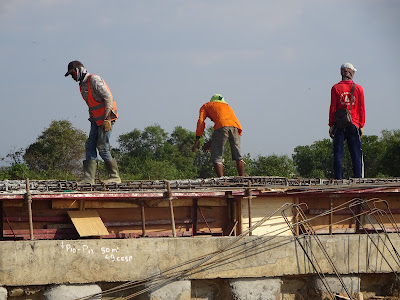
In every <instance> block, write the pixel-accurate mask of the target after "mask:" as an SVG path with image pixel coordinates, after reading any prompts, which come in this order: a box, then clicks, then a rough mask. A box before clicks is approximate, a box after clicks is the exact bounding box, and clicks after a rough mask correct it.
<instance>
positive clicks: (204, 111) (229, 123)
mask: <svg viewBox="0 0 400 300" xmlns="http://www.w3.org/2000/svg"><path fill="white" fill-rule="evenodd" d="M206 118H210V119H211V121H213V122H214V132H213V134H212V137H211V161H212V163H213V165H214V170H215V173H216V174H217V176H218V177H222V176H223V164H222V162H223V159H222V155H223V153H224V147H225V144H226V142H227V141H229V144H230V146H231V152H232V160H235V161H236V168H237V171H238V174H239V176H244V161H243V157H242V154H241V150H240V136H241V135H242V126H241V125H240V123H239V120H238V119H237V118H236V115H235V113H234V112H233V109H232V108H231V107H230V106H229V105H228V103H226V102H225V100H224V97H222V95H220V94H215V95H213V96H212V97H211V99H210V101H209V102H207V103H205V104H204V105H203V106H202V107H201V108H200V113H199V119H198V121H197V128H196V141H195V143H194V145H193V147H192V151H193V152H194V151H196V149H198V148H199V147H200V137H201V136H202V135H203V133H204V129H205V127H206V124H205V122H204V121H205V119H206Z"/></svg>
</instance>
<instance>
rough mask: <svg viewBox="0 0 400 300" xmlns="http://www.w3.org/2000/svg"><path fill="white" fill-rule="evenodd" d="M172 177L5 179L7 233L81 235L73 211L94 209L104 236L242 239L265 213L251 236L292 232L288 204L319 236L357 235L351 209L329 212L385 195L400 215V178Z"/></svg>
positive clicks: (0, 199) (385, 206)
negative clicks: (92, 182)
mask: <svg viewBox="0 0 400 300" xmlns="http://www.w3.org/2000/svg"><path fill="white" fill-rule="evenodd" d="M166 182H167V181H158V182H146V183H145V184H142V183H136V182H133V183H129V182H128V183H126V182H125V183H122V184H121V185H108V186H105V185H97V186H80V185H79V184H77V183H75V182H73V183H64V182H51V183H48V182H31V183H30V185H31V187H32V189H31V190H26V189H24V187H25V184H24V182H21V183H18V182H17V183H10V182H6V183H4V184H3V185H2V182H0V204H1V206H0V208H1V210H2V212H1V216H2V222H0V223H1V225H2V228H1V230H0V232H1V233H2V234H3V235H2V236H1V238H3V239H29V238H32V237H33V238H34V239H63V238H72V239H73V238H79V234H78V232H77V230H76V228H75V226H74V225H73V222H72V221H71V218H70V217H69V216H68V212H70V211H85V210H96V212H97V213H98V215H99V217H100V219H101V220H102V222H103V224H104V225H105V227H106V229H107V231H108V235H104V234H103V235H101V236H99V238H100V237H101V238H132V237H146V236H150V237H151V236H154V237H156V236H172V235H174V234H175V235H176V236H196V235H210V236H215V235H219V236H221V235H224V236H227V235H233V236H235V235H236V236H237V235H239V234H242V233H243V232H245V231H246V230H247V229H248V228H249V227H250V226H253V225H254V224H257V222H259V221H260V220H262V219H263V218H265V217H267V216H269V218H268V219H267V220H265V222H264V223H263V224H260V225H259V226H257V227H256V228H253V230H252V231H251V232H250V233H249V234H250V235H274V234H278V235H291V234H292V232H291V231H290V230H289V227H288V225H287V223H286V221H285V219H284V217H283V215H282V210H279V209H280V208H281V207H282V206H283V205H285V204H291V205H299V207H301V209H302V211H304V213H305V215H306V217H307V219H309V222H310V224H311V225H312V226H313V228H314V229H315V230H317V232H318V233H320V234H335V233H353V232H356V231H357V224H356V221H355V219H354V218H353V217H352V213H351V211H350V210H349V208H346V207H345V208H343V209H341V210H337V211H330V210H332V209H333V208H335V207H337V206H339V205H342V204H344V203H349V201H351V200H353V199H364V200H368V199H381V200H385V201H387V203H386V202H379V201H376V202H374V204H375V205H378V206H379V207H380V208H381V209H382V210H384V211H389V208H390V212H391V213H393V216H394V218H395V221H396V222H397V221H399V218H400V201H399V200H400V196H399V190H400V182H399V181H398V180H397V179H396V180H391V181H387V182H385V181H379V180H363V181H349V182H344V181H340V182H338V181H329V182H328V181H321V180H302V181H300V180H297V181H293V180H288V179H282V178H221V179H213V180H212V182H211V183H210V182H207V181H205V180H203V181H196V182H194V181H193V182H192V181H190V182H188V181H184V182H178V181H177V182H174V183H173V184H170V182H168V184H166ZM2 187H5V188H3V189H4V190H2ZM168 187H169V188H168ZM28 196H29V197H28ZM28 199H31V202H29V201H28ZM171 204H172V210H171V207H170V205H171ZM29 207H30V208H31V211H32V216H30V214H29V209H28V208H29ZM353 209H356V207H353ZM171 213H173V214H171ZM285 214H286V216H287V217H289V218H290V220H291V222H292V223H295V219H296V217H297V215H296V213H295V214H293V213H292V210H291V209H290V208H287V209H286V210H285ZM321 214H325V215H321ZM362 222H364V225H365V226H366V227H371V226H373V225H374V224H367V223H368V222H370V223H374V220H372V222H371V220H366V218H365V217H363V220H362ZM30 225H32V229H31V228H30ZM375 225H376V224H375ZM358 227H359V225H358ZM390 227H391V224H387V228H390ZM295 229H296V230H297V231H298V230H299V228H298V227H297V228H295ZM358 229H359V228H358ZM31 231H33V232H31Z"/></svg>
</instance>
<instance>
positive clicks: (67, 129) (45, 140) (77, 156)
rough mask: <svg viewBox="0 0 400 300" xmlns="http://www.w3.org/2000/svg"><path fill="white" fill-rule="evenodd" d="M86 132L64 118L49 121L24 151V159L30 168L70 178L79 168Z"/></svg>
mask: <svg viewBox="0 0 400 300" xmlns="http://www.w3.org/2000/svg"><path fill="white" fill-rule="evenodd" d="M85 141H86V135H85V133H84V132H83V131H81V130H79V129H76V128H74V127H73V126H72V124H71V123H70V122H69V121H67V120H61V121H52V122H51V124H50V126H49V127H48V128H46V129H45V130H44V131H43V132H42V134H41V135H40V136H39V137H38V138H37V139H36V142H34V143H33V144H31V145H30V146H29V147H28V148H27V149H26V150H25V154H24V155H23V158H24V160H25V162H26V164H27V166H28V167H29V169H30V170H31V171H34V172H37V173H40V174H43V176H44V177H45V178H49V176H57V177H58V178H60V177H65V176H66V177H71V176H74V175H76V174H78V173H79V172H80V171H81V169H82V160H83V159H84V155H85Z"/></svg>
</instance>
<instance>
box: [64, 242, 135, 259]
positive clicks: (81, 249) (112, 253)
mask: <svg viewBox="0 0 400 300" xmlns="http://www.w3.org/2000/svg"><path fill="white" fill-rule="evenodd" d="M61 249H63V250H65V251H67V252H68V253H72V254H78V253H82V254H88V255H92V254H95V250H94V249H92V248H89V246H88V245H82V246H75V245H71V244H68V243H67V244H64V241H62V242H61ZM98 252H99V253H101V255H103V256H104V258H105V259H106V260H108V261H110V262H125V263H130V262H132V261H133V256H132V255H117V254H118V252H119V247H117V248H108V247H101V248H100V251H98ZM96 253H97V251H96Z"/></svg>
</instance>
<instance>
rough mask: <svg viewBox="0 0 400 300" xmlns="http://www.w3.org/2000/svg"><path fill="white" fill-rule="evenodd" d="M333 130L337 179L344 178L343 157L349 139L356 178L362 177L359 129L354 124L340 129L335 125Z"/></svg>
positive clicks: (334, 167)
mask: <svg viewBox="0 0 400 300" xmlns="http://www.w3.org/2000/svg"><path fill="white" fill-rule="evenodd" d="M333 132H334V138H333V169H334V172H335V179H342V178H343V168H342V159H343V154H344V141H345V140H347V146H348V148H349V152H350V156H351V161H352V164H353V175H354V178H361V177H362V169H363V158H362V145H361V139H360V133H359V129H358V128H357V126H355V125H354V124H352V125H351V126H349V127H347V128H345V129H340V128H338V127H337V126H336V125H335V126H334V128H333Z"/></svg>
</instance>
